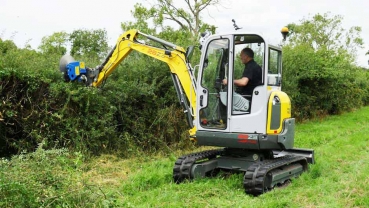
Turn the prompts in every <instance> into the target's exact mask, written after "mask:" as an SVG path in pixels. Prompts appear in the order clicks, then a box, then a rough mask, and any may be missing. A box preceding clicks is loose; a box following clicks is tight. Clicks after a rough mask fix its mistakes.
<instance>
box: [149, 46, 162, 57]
mask: <svg viewBox="0 0 369 208" xmlns="http://www.w3.org/2000/svg"><path fill="white" fill-rule="evenodd" d="M147 53H148V54H150V55H153V56H157V57H159V58H164V57H165V56H164V53H161V52H160V51H156V50H154V49H151V48H149V50H148V51H147Z"/></svg>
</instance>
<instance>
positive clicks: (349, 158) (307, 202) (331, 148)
mask: <svg viewBox="0 0 369 208" xmlns="http://www.w3.org/2000/svg"><path fill="white" fill-rule="evenodd" d="M368 126H369V107H365V108H362V109H359V110H357V111H355V112H351V113H347V114H344V115H340V116H331V117H328V118H326V119H324V120H320V121H316V120H315V121H308V122H305V123H303V124H299V125H297V127H296V139H295V147H300V148H311V149H314V150H315V159H316V164H315V165H311V166H310V170H309V171H308V172H307V173H305V174H303V175H302V176H301V177H300V178H298V179H296V180H294V181H293V182H292V183H291V184H290V185H289V186H287V187H285V188H283V189H276V190H273V191H271V192H269V193H266V194H264V195H262V196H259V197H252V196H249V195H246V194H245V193H244V190H243V187H242V178H243V176H242V175H241V174H234V175H225V174H220V175H219V176H217V177H216V178H206V179H201V180H197V181H194V182H191V183H183V184H179V185H177V184H175V183H173V182H172V168H173V164H174V161H175V160H176V157H177V156H180V155H181V154H183V152H182V153H174V154H173V155H171V156H169V157H164V156H156V157H154V158H151V157H149V156H144V155H141V156H137V158H134V159H129V160H120V159H118V158H116V157H114V156H102V157H99V158H96V159H94V160H93V161H91V163H90V164H88V166H89V167H90V170H89V171H87V172H86V173H85V174H86V177H90V183H93V184H98V185H99V186H101V188H102V189H103V190H105V191H106V192H107V193H108V194H109V195H110V196H112V197H114V198H115V200H116V201H115V204H116V205H118V206H122V207H368V206H369V186H368V185H367V184H369V177H367V176H368V175H369V165H368V162H367V161H369V139H368V138H369V128H368Z"/></svg>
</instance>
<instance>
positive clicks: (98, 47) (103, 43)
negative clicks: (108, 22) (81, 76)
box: [69, 29, 108, 59]
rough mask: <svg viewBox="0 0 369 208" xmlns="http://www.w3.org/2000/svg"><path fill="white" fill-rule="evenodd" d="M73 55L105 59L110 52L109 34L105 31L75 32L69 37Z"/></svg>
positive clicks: (81, 30) (82, 30) (80, 30)
mask: <svg viewBox="0 0 369 208" xmlns="http://www.w3.org/2000/svg"><path fill="white" fill-rule="evenodd" d="M69 41H70V42H71V55H72V56H75V55H80V56H81V55H84V56H88V57H91V58H99V59H101V58H103V57H104V56H105V55H106V54H107V51H108V42H107V32H106V30H104V29H98V30H84V29H79V30H75V31H73V32H72V33H71V34H70V35H69Z"/></svg>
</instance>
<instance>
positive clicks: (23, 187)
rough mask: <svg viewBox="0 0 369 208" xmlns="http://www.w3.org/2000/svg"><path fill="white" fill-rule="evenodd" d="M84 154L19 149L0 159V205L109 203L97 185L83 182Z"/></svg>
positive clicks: (85, 205)
mask: <svg viewBox="0 0 369 208" xmlns="http://www.w3.org/2000/svg"><path fill="white" fill-rule="evenodd" d="M83 160H84V157H83V156H82V154H81V153H79V152H74V153H72V152H69V151H68V150H66V149H51V150H44V149H42V145H40V146H39V147H38V148H37V150H36V151H35V152H33V153H29V154H26V153H22V154H20V155H17V156H13V157H12V159H11V160H5V159H2V160H0V198H1V200H0V207H95V206H102V205H109V204H110V205H112V204H113V203H114V200H113V199H111V198H108V196H106V195H105V194H104V193H102V191H101V190H100V189H98V187H94V186H90V185H88V184H86V183H85V179H84V176H83V170H82V162H83Z"/></svg>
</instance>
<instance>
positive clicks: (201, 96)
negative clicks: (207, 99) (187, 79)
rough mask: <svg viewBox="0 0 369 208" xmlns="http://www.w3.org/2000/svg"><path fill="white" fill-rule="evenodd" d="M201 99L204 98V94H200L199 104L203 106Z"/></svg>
mask: <svg viewBox="0 0 369 208" xmlns="http://www.w3.org/2000/svg"><path fill="white" fill-rule="evenodd" d="M203 100H204V96H203V95H200V106H201V107H202V106H203V103H202V101H203Z"/></svg>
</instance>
